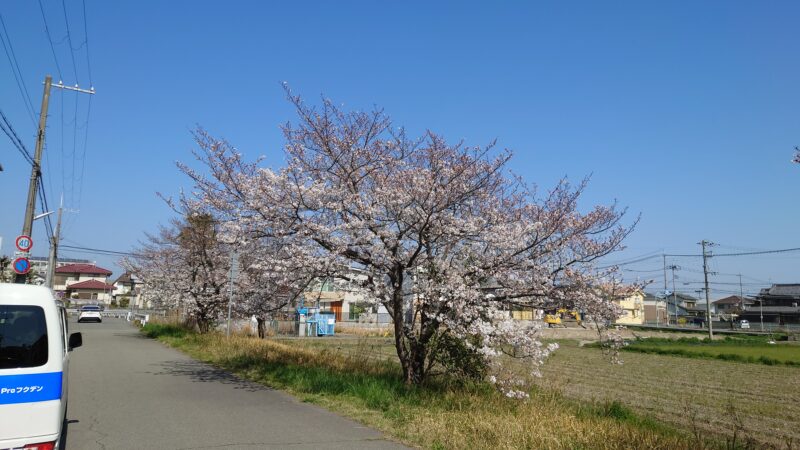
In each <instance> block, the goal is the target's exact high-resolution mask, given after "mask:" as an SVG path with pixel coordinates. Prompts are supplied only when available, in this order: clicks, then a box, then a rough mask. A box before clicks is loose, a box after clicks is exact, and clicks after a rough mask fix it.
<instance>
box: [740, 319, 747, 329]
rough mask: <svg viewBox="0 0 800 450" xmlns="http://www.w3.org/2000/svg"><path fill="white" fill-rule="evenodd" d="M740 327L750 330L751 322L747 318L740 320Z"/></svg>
mask: <svg viewBox="0 0 800 450" xmlns="http://www.w3.org/2000/svg"><path fill="white" fill-rule="evenodd" d="M739 328H740V329H742V330H749V329H750V322H749V321H747V320H740V321H739Z"/></svg>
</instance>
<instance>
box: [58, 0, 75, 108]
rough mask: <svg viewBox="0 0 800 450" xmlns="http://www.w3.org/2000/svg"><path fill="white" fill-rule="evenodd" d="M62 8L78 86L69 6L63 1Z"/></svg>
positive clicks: (73, 70)
mask: <svg viewBox="0 0 800 450" xmlns="http://www.w3.org/2000/svg"><path fill="white" fill-rule="evenodd" d="M61 8H62V10H63V11H64V24H65V25H66V27H67V43H68V44H69V56H70V58H71V59H72V72H73V73H74V74H75V83H76V85H77V83H78V65H77V64H75V47H73V46H72V33H70V31H69V19H68V18H67V4H66V2H65V1H64V0H61ZM76 109H77V108H76Z"/></svg>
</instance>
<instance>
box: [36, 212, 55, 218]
mask: <svg viewBox="0 0 800 450" xmlns="http://www.w3.org/2000/svg"><path fill="white" fill-rule="evenodd" d="M54 212H55V211H49V212H46V213H42V214H39V215H38V216H33V220H39V219H41V218H42V217H47V216H49V215H50V214H53V213H54Z"/></svg>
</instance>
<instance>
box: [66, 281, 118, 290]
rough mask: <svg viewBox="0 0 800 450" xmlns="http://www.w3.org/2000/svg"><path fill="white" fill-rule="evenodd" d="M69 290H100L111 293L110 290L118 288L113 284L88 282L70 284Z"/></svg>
mask: <svg viewBox="0 0 800 450" xmlns="http://www.w3.org/2000/svg"><path fill="white" fill-rule="evenodd" d="M67 289H70V290H72V289H97V290H100V291H109V290H114V289H116V287H114V285H113V284H106V283H103V282H102V281H97V280H86V281H81V282H80V283H75V284H70V285H69V286H67Z"/></svg>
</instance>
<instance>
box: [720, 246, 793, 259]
mask: <svg viewBox="0 0 800 450" xmlns="http://www.w3.org/2000/svg"><path fill="white" fill-rule="evenodd" d="M797 251H800V247H795V248H783V249H778V250H762V251H757V252H739V253H717V254H713V255H711V256H712V257H717V256H749V255H767V254H772V253H789V252H797Z"/></svg>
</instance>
